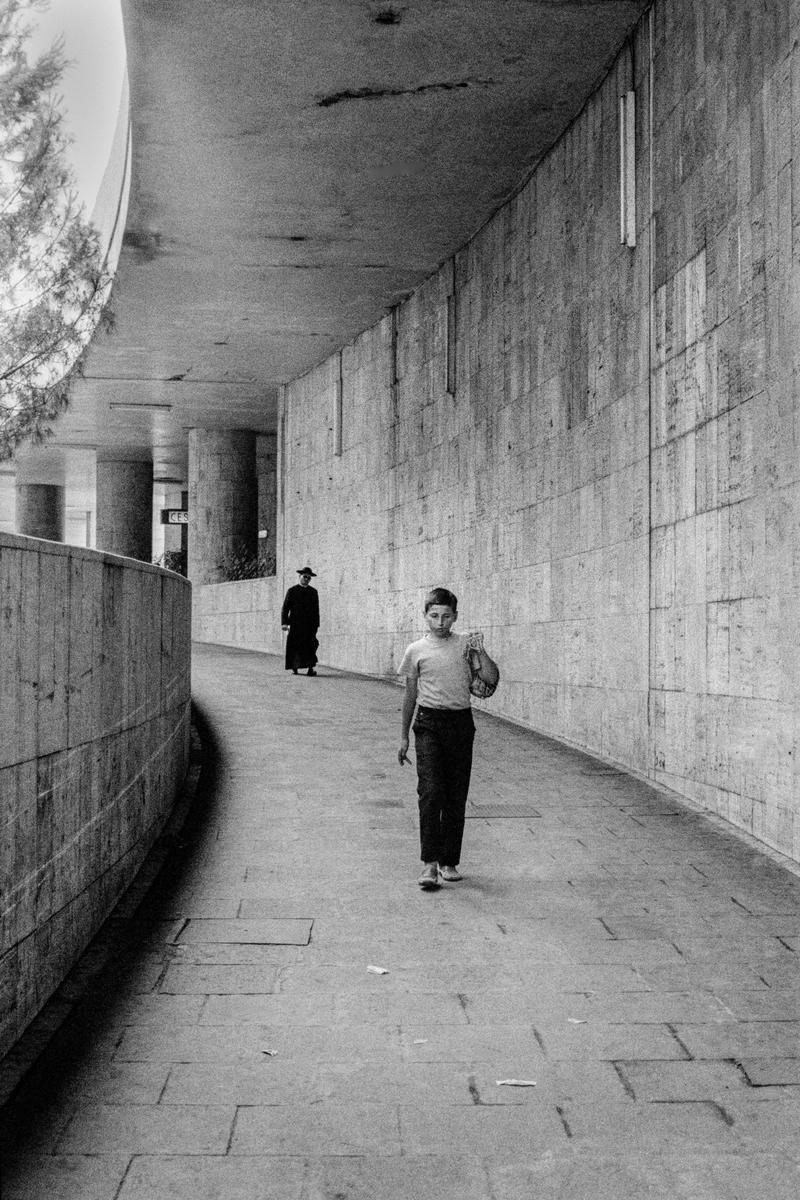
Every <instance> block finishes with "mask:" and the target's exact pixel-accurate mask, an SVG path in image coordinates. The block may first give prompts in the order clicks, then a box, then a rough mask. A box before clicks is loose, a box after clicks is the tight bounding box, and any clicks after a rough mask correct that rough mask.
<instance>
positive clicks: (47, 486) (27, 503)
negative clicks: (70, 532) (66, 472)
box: [16, 483, 64, 542]
mask: <svg viewBox="0 0 800 1200" xmlns="http://www.w3.org/2000/svg"><path fill="white" fill-rule="evenodd" d="M16 524H17V533H20V534H24V535H25V536H26V537H37V538H47V540H48V541H49V542H63V540H64V488H63V487H61V486H60V485H59V484H55V483H18V484H17V517H16Z"/></svg>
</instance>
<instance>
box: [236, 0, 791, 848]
mask: <svg viewBox="0 0 800 1200" xmlns="http://www.w3.org/2000/svg"><path fill="white" fill-rule="evenodd" d="M651 31H652V37H651ZM798 37H800V7H799V6H798V5H797V3H790V2H789V0H774V3H772V4H770V5H767V6H759V7H758V11H757V12H756V10H755V9H754V8H753V6H752V5H750V4H749V3H748V2H747V0H709V3H707V4H704V5H696V4H693V3H691V2H690V0H657V3H656V4H655V7H654V10H653V13H652V26H651V24H650V19H649V17H648V18H646V19H645V20H644V21H643V22H642V24H641V25H640V26H639V27H638V29H637V30H636V32H635V35H634V36H633V37H632V39H631V41H630V43H629V44H628V45H626V46H625V47H624V48H623V49H622V51H621V53H620V55H619V58H618V60H617V62H616V63H615V64H614V65H613V67H612V69H611V71H610V73H609V75H608V77H607V78H606V79H605V81H604V82H603V84H602V86H601V87H600V88H599V90H598V91H597V93H596V94H595V95H594V96H593V97H592V99H591V100H590V101H589V103H588V104H587V105H586V108H585V110H584V112H583V113H582V115H581V116H580V117H579V118H578V120H577V121H576V122H575V123H574V124H573V126H572V127H571V128H570V129H569V130H568V132H567V133H566V134H565V136H564V137H563V138H562V139H561V140H560V142H559V143H558V144H557V146H556V147H555V148H554V149H553V151H552V152H551V153H550V154H549V155H548V156H547V158H546V159H545V160H544V161H543V162H542V163H541V164H540V166H539V168H538V169H537V171H536V172H535V175H534V176H533V178H532V179H531V180H530V181H529V183H528V184H527V185H526V186H525V187H524V188H523V189H522V190H521V191H520V193H519V194H518V195H517V196H516V197H515V198H514V199H513V200H512V201H511V202H510V203H509V204H507V205H506V206H505V207H504V208H503V209H502V210H501V211H500V212H498V214H497V215H496V217H495V218H494V219H493V220H492V221H491V222H490V223H489V224H488V225H486V226H485V227H484V228H483V229H482V230H481V231H480V232H479V233H478V234H477V236H476V237H475V238H474V239H473V240H472V241H471V242H470V243H469V245H467V246H466V247H464V249H463V250H462V251H461V252H459V253H458V254H457V255H456V256H455V259H454V260H453V262H449V263H446V264H444V266H443V267H442V269H441V271H440V272H439V273H438V274H437V275H436V276H435V277H433V278H431V279H430V280H429V281H428V282H427V283H426V284H425V285H424V286H423V287H422V288H421V289H420V290H419V291H418V292H417V293H415V294H414V295H413V296H412V297H411V298H410V299H409V300H408V301H407V302H406V303H404V304H402V305H401V306H400V307H399V308H398V309H397V310H396V311H395V313H394V314H393V315H392V316H390V317H387V318H386V319H385V320H384V321H383V322H381V323H380V324H379V325H377V326H376V327H374V328H373V329H370V330H368V331H366V332H365V333H364V334H363V335H362V336H361V337H359V338H358V339H357V341H356V342H355V343H354V344H353V345H351V346H349V347H347V348H345V350H344V352H343V355H342V361H341V377H342V381H343V387H342V400H341V428H342V453H341V454H337V453H336V444H335V430H336V427H337V424H338V420H339V416H338V414H337V412H336V406H337V385H338V379H339V373H340V363H339V356H338V355H337V356H334V357H333V358H331V359H330V360H329V361H327V362H325V363H323V364H322V365H321V366H320V367H318V368H317V369H316V370H314V371H312V372H311V373H310V374H308V375H307V376H305V377H304V378H302V379H299V380H297V381H295V382H294V383H292V384H291V385H289V386H288V387H287V389H286V396H285V403H284V409H283V416H282V424H281V428H282V431H283V433H282V445H280V446H279V455H280V458H281V463H282V466H281V485H282V491H281V495H282V497H283V502H284V511H283V514H282V529H283V533H284V537H283V540H282V542H281V553H280V554H279V571H280V575H279V579H280V586H281V588H283V587H285V586H287V585H288V584H289V583H290V582H294V576H293V568H294V567H295V566H297V565H299V560H300V559H301V558H302V559H308V560H309V561H310V562H311V563H312V565H313V566H314V568H315V570H316V571H317V572H318V573H319V579H317V580H315V585H316V586H318V589H319V591H320V599H321V604H322V614H323V616H322V632H321V635H320V641H321V648H320V658H321V661H322V662H327V663H331V664H334V665H337V666H342V667H347V668H349V669H352V670H360V671H365V672H369V673H381V672H386V673H389V674H391V673H392V672H393V670H394V666H395V664H396V662H397V661H398V657H399V654H400V652H401V649H402V647H403V645H404V644H405V642H406V641H408V640H409V639H410V638H411V637H412V636H416V635H417V633H418V631H419V630H420V629H421V622H420V605H421V599H422V596H423V594H424V591H425V590H426V589H427V588H428V587H429V586H431V585H433V584H438V583H445V584H448V585H450V586H452V587H453V589H454V590H455V591H456V592H457V593H458V594H459V596H460V598H461V614H462V615H461V628H466V629H469V628H475V627H478V628H481V629H483V630H484V631H485V633H486V637H487V644H488V645H489V647H490V649H491V650H492V651H493V653H494V654H495V656H496V657H497V659H498V661H499V663H500V666H501V670H502V683H501V687H500V689H499V690H498V692H497V694H496V696H495V697H494V699H493V700H492V701H490V702H489V703H490V706H491V709H492V711H494V712H497V713H500V714H503V715H505V716H507V717H509V718H511V719H513V720H514V721H518V722H520V723H522V724H523V725H526V726H529V727H532V728H535V729H537V730H541V731H543V732H545V733H547V734H551V735H553V736H554V737H557V738H560V739H563V740H565V741H567V742H570V743H572V744H576V745H579V746H581V747H584V748H586V749H587V750H589V751H591V752H593V753H596V754H599V755H601V756H603V757H606V758H608V759H610V760H613V761H615V762H617V763H620V764H624V765H625V766H627V767H628V768H629V769H631V770H633V771H635V772H637V773H640V774H642V775H644V776H646V777H648V778H650V779H653V780H655V781H658V782H662V783H664V784H667V785H669V786H670V787H672V788H674V789H676V790H677V791H679V792H680V793H682V794H684V795H685V796H687V797H690V798H692V799H693V800H695V801H698V802H700V803H701V804H703V805H705V806H707V807H708V808H709V809H712V810H714V811H715V812H717V813H719V814H720V815H722V816H723V817H726V818H728V819H729V820H731V821H732V822H734V823H735V824H736V825H737V826H739V827H741V828H743V829H745V830H748V831H750V832H752V833H754V834H755V835H756V836H758V837H760V838H761V839H763V840H764V841H765V842H767V843H768V844H770V845H771V846H773V847H776V848H778V849H780V850H782V851H783V852H785V853H787V854H789V855H792V856H793V857H795V858H800V817H799V816H798V801H797V794H798V788H797V779H796V774H797V767H796V765H795V764H796V763H797V761H798V729H800V722H799V721H798V715H800V712H799V710H800V705H799V703H798V700H799V691H800V657H799V656H798V646H800V603H798V601H800V568H798V563H800V553H798V546H800V528H799V527H798V515H800V455H798V445H797V429H798V415H799V414H798V398H797V386H796V380H797V378H798V364H799V361H800V289H798V282H800V239H798V229H800V202H799V201H798V197H800V99H799V97H800V88H798V86H797V80H798V71H800V50H798V48H797V39H798ZM651 55H652V62H653V70H652V78H651V72H650V60H651ZM651 84H652V93H653V97H654V103H653V105H652V113H651V112H650V107H651V106H650V104H649V93H650V86H651ZM630 88H634V89H635V92H636V184H637V199H636V235H637V237H636V242H637V244H636V246H635V247H631V246H627V245H621V244H620V234H619V228H620V214H619V184H618V162H619V137H618V101H619V97H620V96H621V95H622V94H623V93H625V92H626V91H627V90H628V89H630ZM795 159H797V160H798V161H797V163H795ZM651 164H652V170H651ZM449 296H452V297H453V299H452V300H448V297H449ZM448 304H449V305H450V306H451V307H452V306H453V305H454V306H455V328H456V340H455V355H454V358H455V363H454V366H455V387H454V388H451V389H450V391H448V388H447V358H448V341H447V328H448V316H447V314H448ZM452 349H453V347H452V346H451V350H452ZM451 365H453V362H452V358H451ZM451 392H452V394H451ZM295 560H297V561H295ZM250 619H251V620H252V614H251V618H250Z"/></svg>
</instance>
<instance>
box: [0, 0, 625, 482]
mask: <svg viewBox="0 0 800 1200" xmlns="http://www.w3.org/2000/svg"><path fill="white" fill-rule="evenodd" d="M646 8H647V0H123V11H124V17H125V27H126V37H127V42H128V55H129V70H130V78H131V119H132V137H133V174H132V185H131V199H130V206H129V211H128V220H127V226H126V234H125V241H124V247H123V251H122V255H121V258H120V263H119V270H118V277H117V282H116V283H115V287H114V296H113V308H114V310H115V313H116V320H117V325H116V330H115V332H114V333H113V334H111V335H103V336H101V337H100V338H99V339H98V340H97V341H96V343H95V345H94V347H93V348H92V351H91V354H90V358H89V362H88V369H87V377H86V379H85V380H84V381H83V382H82V383H81V384H80V385H79V386H78V387H77V388H76V389H75V393H74V396H73V400H72V403H71V406H70V410H69V411H68V413H66V414H65V415H64V416H63V417H62V418H60V420H59V421H58V423H57V425H56V431H55V434H56V436H55V439H54V441H53V442H52V443H51V445H50V447H49V449H48V451H47V452H46V453H43V452H41V451H36V452H33V451H31V452H25V453H24V454H23V455H22V456H21V458H22V460H23V462H22V463H21V464H20V465H21V467H22V466H23V464H24V465H25V473H26V477H27V478H28V479H34V478H37V479H39V480H40V481H54V482H57V481H59V480H58V478H57V476H58V471H57V467H56V466H54V464H55V463H57V461H58V448H59V446H60V445H62V444H63V445H67V446H72V447H75V446H81V445H86V446H96V447H97V451H98V454H101V455H105V456H107V457H128V458H150V457H151V456H152V459H153V463H154V474H155V476H156V478H174V479H184V478H185V474H186V442H187V430H188V429H189V428H191V427H193V426H201V427H208V428H216V427H246V428H252V429H256V430H259V431H269V430H272V429H274V428H275V413H276V398H277V390H278V387H279V385H280V384H281V383H283V382H286V381H288V380H290V379H292V378H294V377H296V376H298V375H300V374H302V373H303V372H305V371H306V370H308V369H309V368H310V367H312V366H314V365H315V364H316V363H318V362H320V361H321V360H323V359H324V358H325V357H326V356H327V355H328V354H330V353H331V352H332V351H334V350H335V349H337V348H338V347H340V346H342V345H344V344H346V343H347V342H349V341H350V340H352V339H353V338H354V337H355V335H356V334H358V333H359V332H360V331H361V330H363V329H365V328H367V327H368V326H370V325H372V324H373V323H374V322H375V321H376V320H378V319H379V318H380V317H381V316H382V315H383V314H384V313H385V312H386V311H387V310H388V309H389V308H390V307H391V306H392V305H394V304H396V303H397V302H398V301H399V300H400V299H402V298H403V297H404V296H406V295H407V294H408V293H409V292H410V291H411V290H413V289H414V287H416V286H417V285H418V284H419V283H420V282H421V281H422V280H423V279H424V278H425V277H426V276H427V275H429V274H430V273H431V272H432V271H433V270H435V269H436V267H437V266H438V265H439V264H440V263H441V262H443V261H444V260H445V259H446V258H448V257H449V256H450V255H451V254H452V253H453V252H454V251H455V250H456V249H458V248H459V247H460V246H462V245H463V244H464V243H465V242H466V241H467V240H468V238H469V237H470V236H471V235H472V234H473V233H475V232H476V230H477V229H478V228H480V226H481V225H482V224H483V223H484V222H485V221H486V220H487V218H488V217H489V216H490V215H491V214H492V213H493V212H494V211H495V210H496V209H497V208H498V207H499V206H500V205H501V204H502V202H503V201H504V200H505V199H506V198H507V197H508V196H509V195H510V194H511V193H513V191H514V190H515V189H516V188H517V187H518V186H519V185H520V184H521V183H522V182H523V180H524V179H525V178H526V177H527V176H528V175H529V174H530V172H531V170H532V168H533V166H534V165H535V163H536V162H537V160H538V159H540V158H541V156H542V155H543V154H544V153H545V152H546V151H547V149H548V148H549V147H550V146H551V145H552V144H553V142H554V141H555V140H556V139H557V137H558V136H559V134H560V133H561V132H562V131H563V130H564V128H565V127H566V126H567V125H568V123H569V122H570V121H571V120H572V118H574V117H575V116H576V114H577V113H578V112H579V111H580V109H581V107H582V105H583V103H584V102H585V100H586V98H587V96H588V95H589V94H590V92H591V90H592V89H593V87H594V86H595V85H596V84H597V83H598V82H599V80H600V79H601V78H602V76H603V74H604V73H605V71H606V69H607V68H608V66H609V65H610V62H611V61H612V59H613V57H614V55H615V53H616V51H617V50H618V49H619V47H620V45H621V43H622V42H623V40H624V37H625V35H626V34H627V33H628V31H629V30H630V29H631V28H632V26H633V24H634V23H635V21H636V20H637V18H638V17H639V16H640V15H641V13H642V12H643V11H644V10H645V9H646ZM120 405H122V406H123V407H119V406H120ZM127 406H133V407H127ZM139 406H147V407H139Z"/></svg>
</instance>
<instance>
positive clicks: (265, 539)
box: [256, 433, 278, 575]
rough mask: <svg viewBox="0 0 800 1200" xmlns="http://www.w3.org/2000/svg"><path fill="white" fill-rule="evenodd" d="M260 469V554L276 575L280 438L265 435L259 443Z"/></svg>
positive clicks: (259, 439) (271, 571)
mask: <svg viewBox="0 0 800 1200" xmlns="http://www.w3.org/2000/svg"><path fill="white" fill-rule="evenodd" d="M256 463H257V469H258V555H259V558H261V559H264V560H265V561H266V562H267V564H268V565H269V568H270V570H269V574H270V575H272V574H274V571H275V565H274V564H275V557H276V554H277V550H278V438H277V435H276V434H274V433H265V434H261V435H260V436H259V438H258V442H257V446H256Z"/></svg>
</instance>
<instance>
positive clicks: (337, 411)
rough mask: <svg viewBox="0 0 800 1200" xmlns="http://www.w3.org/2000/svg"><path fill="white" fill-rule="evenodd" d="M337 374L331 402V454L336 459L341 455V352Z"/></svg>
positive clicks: (342, 383) (342, 386)
mask: <svg viewBox="0 0 800 1200" xmlns="http://www.w3.org/2000/svg"><path fill="white" fill-rule="evenodd" d="M337 358H338V374H337V377H336V386H335V394H334V401H333V453H334V454H335V455H336V456H337V458H341V455H342V396H343V394H344V380H343V376H342V351H341V350H340V351H339V353H338V355H337Z"/></svg>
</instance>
